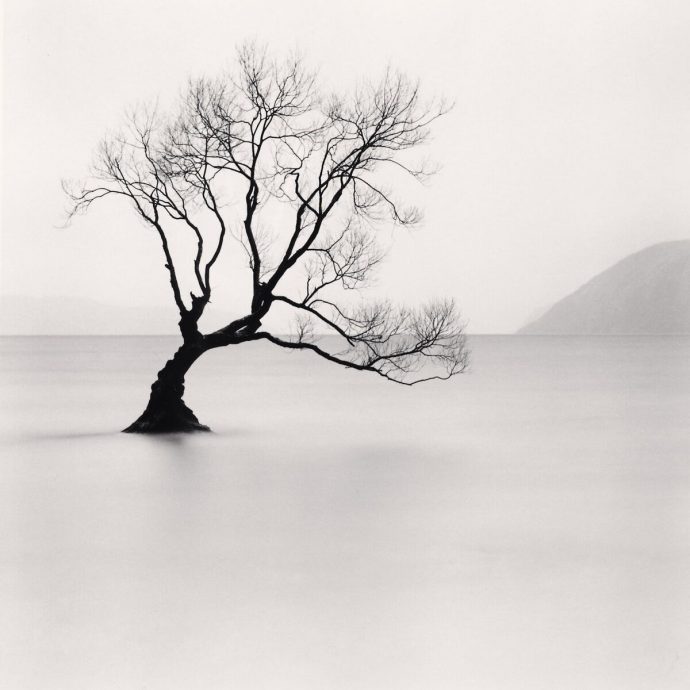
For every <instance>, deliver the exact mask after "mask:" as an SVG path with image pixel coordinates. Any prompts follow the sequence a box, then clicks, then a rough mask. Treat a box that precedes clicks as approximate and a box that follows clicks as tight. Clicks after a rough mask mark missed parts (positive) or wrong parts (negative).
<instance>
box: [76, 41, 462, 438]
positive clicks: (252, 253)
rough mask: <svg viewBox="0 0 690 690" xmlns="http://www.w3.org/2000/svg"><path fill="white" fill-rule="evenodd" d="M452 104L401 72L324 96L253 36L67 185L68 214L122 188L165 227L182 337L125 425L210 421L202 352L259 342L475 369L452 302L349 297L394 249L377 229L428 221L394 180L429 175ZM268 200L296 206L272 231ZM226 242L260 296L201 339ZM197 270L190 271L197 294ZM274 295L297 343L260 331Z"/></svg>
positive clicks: (439, 371)
mask: <svg viewBox="0 0 690 690" xmlns="http://www.w3.org/2000/svg"><path fill="white" fill-rule="evenodd" d="M444 112H445V108H444V106H443V104H441V103H423V102H422V101H421V98H420V94H419V89H418V85H417V84H415V83H413V82H411V81H410V80H408V79H406V78H405V77H403V76H401V75H399V74H395V73H393V72H392V71H390V70H389V71H388V72H387V73H386V74H385V75H384V77H383V79H382V80H381V81H380V82H378V83H376V84H367V85H364V86H362V87H360V88H359V90H358V91H356V92H355V93H354V94H353V95H352V96H350V97H348V98H340V97H337V96H331V97H329V98H320V97H317V96H316V87H315V78H314V75H312V74H311V73H309V72H308V71H307V70H306V69H305V67H304V65H303V63H302V61H301V60H300V59H299V58H289V59H286V60H283V61H274V60H273V59H271V58H269V56H268V55H267V54H266V53H265V52H262V51H260V50H258V49H256V48H255V47H253V46H250V47H245V48H243V49H241V50H240V51H239V53H238V69H237V73H236V74H235V75H231V76H226V77H224V78H221V79H216V80H211V79H198V80H195V81H191V82H190V83H189V84H188V86H187V88H186V90H185V91H184V93H183V96H182V98H181V103H180V106H179V108H178V110H177V112H176V113H175V114H174V116H172V117H166V118H164V117H161V116H160V115H159V114H158V113H157V112H155V111H147V110H145V111H139V112H137V113H135V114H133V115H131V116H130V117H129V118H128V124H127V127H126V129H125V131H124V132H123V133H122V134H120V135H117V136H112V137H109V138H107V139H106V140H104V142H103V143H102V144H101V146H100V148H99V150H98V152H97V159H96V163H95V164H94V167H93V170H92V174H91V176H90V178H89V179H88V180H87V181H86V182H85V183H83V184H81V185H79V186H78V187H76V188H75V187H70V186H68V185H67V186H66V190H67V192H68V194H69V196H70V199H71V207H70V213H71V215H74V214H76V213H79V212H82V211H85V210H87V209H88V208H89V207H90V206H91V204H92V203H94V202H95V201H97V200H100V199H103V198H105V197H110V196H119V197H122V198H124V199H125V200H126V201H128V202H129V203H130V204H131V206H132V207H133V209H134V210H135V211H136V213H138V214H139V216H140V217H141V218H142V219H143V220H144V221H145V222H146V224H148V225H150V226H151V227H152V228H154V229H155V231H156V233H157V235H158V237H159V239H160V244H161V247H162V250H163V254H164V257H165V268H166V269H167V272H168V278H169V280H170V286H171V288H172V293H173V296H174V299H175V303H176V305H177V308H178V310H179V313H180V321H179V327H180V332H181V334H182V345H181V346H180V347H179V349H178V350H177V352H175V354H174V355H173V357H172V358H171V359H170V360H169V361H168V362H167V363H166V364H165V366H164V367H163V368H162V369H161V370H160V371H159V372H158V377H157V379H156V381H155V382H154V384H153V385H152V387H151V395H150V398H149V402H148V405H147V407H146V409H145V410H144V412H143V414H142V415H141V416H140V417H139V418H138V419H137V420H136V421H135V422H134V423H133V424H131V425H130V426H129V427H128V428H127V429H125V431H128V432H148V433H151V432H163V431H180V430H205V429H207V428H208V427H206V426H204V425H202V424H201V423H200V422H199V421H198V420H197V418H196V416H195V415H194V414H193V412H192V411H191V410H190V409H189V408H188V407H187V406H186V405H185V403H184V402H183V393H184V380H185V375H186V373H187V371H188V370H189V368H190V367H191V366H192V364H193V363H194V362H195V361H196V360H197V359H198V358H199V357H200V356H201V355H202V354H203V353H204V352H206V351H208V350H210V349H213V348H217V347H223V346H226V345H235V344H239V343H244V342H248V341H256V340H267V341H270V342H271V343H274V344H275V345H277V346H279V347H283V348H288V349H293V350H310V351H311V352H313V353H315V354H316V355H319V356H320V357H323V358H324V359H327V360H329V361H331V362H333V363H335V364H340V365H342V366H344V367H348V368H350V369H356V370H360V371H371V372H374V373H376V374H378V375H380V376H382V377H384V378H386V379H389V380H391V381H395V382H398V383H402V384H406V385H412V384H414V383H418V382H420V381H426V380H429V379H446V378H449V377H450V376H453V375H454V374H457V373H460V372H462V371H463V370H464V369H465V368H466V366H467V350H466V347H465V338H464V335H463V332H462V326H461V325H460V324H459V322H458V319H457V316H456V313H455V308H454V305H453V303H452V301H442V302H433V303H431V304H429V305H427V306H425V307H421V308H415V309H412V308H404V307H396V306H394V305H393V304H391V303H390V302H388V301H381V302H376V303H357V302H355V301H353V300H348V299H346V298H344V297H345V292H346V291H350V290H355V289H357V288H360V287H362V286H363V285H365V284H366V282H367V279H368V278H369V277H370V276H371V273H372V271H373V270H374V269H375V268H376V266H377V265H378V264H379V262H380V261H381V259H382V252H381V251H380V250H379V248H378V246H377V243H376V240H375V236H374V233H373V227H374V225H375V224H377V223H379V222H380V221H382V220H385V219H388V220H390V221H392V222H393V223H395V224H399V225H412V224H414V223H417V222H418V221H419V219H420V213H419V211H418V210H417V209H416V208H406V207H403V206H401V205H400V204H399V203H398V201H396V199H395V198H394V196H392V194H391V193H390V192H389V190H388V189H387V188H385V187H384V185H383V181H382V178H384V177H387V179H389V180H390V179H391V177H395V174H397V173H399V172H402V173H405V174H407V175H411V176H413V177H415V178H417V179H423V178H425V177H426V176H427V175H429V174H430V173H431V172H432V171H431V170H430V169H428V167H425V166H423V165H414V164H412V163H411V162H410V160H409V155H408V152H409V151H411V150H412V149H415V148H416V147H418V146H419V145H420V144H422V143H423V142H424V141H425V140H426V139H427V137H428V134H429V126H430V125H431V123H432V122H433V121H434V120H435V119H436V118H438V117H439V116H440V115H442V114H443V113H444ZM392 171H396V173H395V174H392ZM238 194H239V199H241V203H242V207H243V213H242V215H243V219H242V220H241V222H239V223H238V222H233V221H231V219H230V218H229V217H228V214H227V213H226V212H225V208H226V203H225V199H226V197H228V196H230V195H235V197H237V195H238ZM269 200H277V201H280V202H282V203H283V204H284V205H285V207H286V208H287V209H289V218H290V220H289V223H286V227H285V229H284V230H283V231H282V232H279V233H277V234H276V235H273V236H271V235H270V234H267V233H266V231H265V229H262V226H261V225H260V224H259V222H258V219H259V211H260V209H261V208H263V207H264V206H265V205H266V204H267V203H268V201H269ZM176 227H177V228H183V229H184V230H185V231H186V232H188V233H191V235H190V236H191V238H192V239H193V243H194V251H193V253H192V255H191V256H190V257H189V263H188V265H187V266H184V267H180V266H179V265H176V263H175V261H174V260H173V255H174V254H175V252H174V251H173V247H172V241H171V236H172V232H173V228H176ZM228 237H234V238H235V239H237V240H239V242H240V245H241V247H242V248H243V250H244V251H246V254H247V258H248V264H249V269H250V272H251V285H252V291H251V295H252V297H251V304H250V305H248V309H247V311H246V313H245V314H243V315H242V316H240V317H239V318H237V319H235V320H233V321H232V322H230V323H228V324H227V325H226V326H224V327H223V328H220V329H218V330H215V331H213V332H210V333H206V334H204V333H201V331H200V330H199V320H200V318H201V316H202V314H203V313H204V310H205V308H206V307H207V305H208V304H209V301H210V299H211V294H212V282H211V277H212V272H213V268H214V266H215V264H216V262H217V260H218V257H219V255H220V253H221V251H222V250H223V247H224V246H225V245H226V243H227V239H228ZM177 262H178V264H179V263H181V262H180V259H179V257H178V259H177ZM185 270H187V271H188V272H189V275H190V276H191V275H192V274H193V278H191V280H192V283H193V287H192V289H191V290H190V291H189V293H188V294H185V292H187V291H186V290H184V289H183V287H182V284H183V283H184V280H183V278H182V277H181V271H182V273H184V271H185ZM288 274H289V275H291V276H297V277H298V278H299V281H297V282H296V281H295V278H294V277H293V278H291V279H290V280H287V279H286V276H287V275H288ZM288 283H289V285H288ZM296 284H297V285H299V287H297V288H296V287H295V285H296ZM276 304H280V305H282V306H283V307H284V308H287V309H290V310H292V311H294V313H295V315H296V324H297V328H296V332H295V334H294V335H293V336H291V337H288V338H284V337H279V336H278V335H276V334H274V333H271V332H269V331H268V330H265V329H262V320H263V319H264V318H265V317H266V315H267V314H268V312H269V310H271V308H272V307H274V305H276ZM318 332H327V333H330V334H333V335H335V336H338V338H337V342H339V343H340V344H339V345H338V346H337V347H336V348H335V350H334V349H333V348H326V347H325V346H323V345H321V344H320V343H321V340H320V339H319V338H318V337H317V336H316V335H315V334H316V333H318Z"/></svg>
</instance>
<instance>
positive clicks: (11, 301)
mask: <svg viewBox="0 0 690 690" xmlns="http://www.w3.org/2000/svg"><path fill="white" fill-rule="evenodd" d="M178 320H179V316H178V315H177V313H176V311H175V307H174V305H171V307H170V308H169V309H165V308H162V307H124V306H118V305H112V304H103V303H101V302H97V301H95V300H91V299H83V298H76V297H52V296H46V297H26V296H23V295H3V296H2V297H0V335H128V334H137V335H159V334H162V335H175V334H176V333H177V332H178V331H177V321H178Z"/></svg>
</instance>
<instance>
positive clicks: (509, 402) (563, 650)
mask: <svg viewBox="0 0 690 690" xmlns="http://www.w3.org/2000/svg"><path fill="white" fill-rule="evenodd" d="M175 347H176V341H175V340H174V339H172V338H99V337H94V338H4V339H0V355H1V359H0V377H1V380H2V392H1V393H0V414H1V419H0V456H1V458H0V687H2V688H7V689H14V688H20V689H22V690H24V689H27V690H28V689H31V690H34V689H40V690H44V689H50V690H62V689H64V690H99V689H101V688H106V689H110V688H113V689H130V688H136V689H142V690H143V689H146V690H177V689H178V688H179V689H184V690H188V689H191V690H194V689H197V688H198V689H200V690H216V689H218V690H220V689H221V688H222V689H223V690H225V689H227V688H233V689H234V688H238V689H240V690H244V689H247V690H254V689H262V690H264V689H265V690H273V689H276V690H282V689H293V688H294V689H295V690H329V689H334V690H341V689H342V690H345V689H347V690H360V689H361V690H364V689H372V690H388V689H390V690H407V689H414V690H422V689H424V690H435V689H439V690H446V689H451V688H452V689H453V690H457V689H468V690H474V689H477V690H484V689H487V690H503V689H506V690H513V689H516V690H522V689H524V690H541V689H542V688H543V689H544V690H547V689H548V690H553V689H555V688H558V689H560V690H564V689H573V690H575V689H577V690H582V689H595V688H596V689H598V688H602V689H605V690H617V689H621V690H636V689H638V688H639V689H649V690H665V689H678V690H680V689H681V688H682V689H683V690H685V689H687V688H688V687H690V431H689V427H688V420H689V416H690V415H689V412H690V339H689V338H548V337H547V338H540V337H517V336H512V337H511V336H507V337H493V336H483V337H474V338H472V339H471V347H472V350H473V364H472V370H471V372H470V373H468V374H466V375H463V376H460V377H457V378H456V379H454V380H452V381H450V382H444V383H439V382H434V383H429V384H423V385H422V386H417V387H413V388H406V387H401V386H396V385H394V384H391V383H388V382H386V381H384V380H382V379H381V380H379V379H377V378H375V377H373V376H372V375H370V374H363V373H357V372H351V371H345V370H341V369H339V368H337V367H334V366H333V365H330V364H329V363H327V362H323V361H320V360H317V359H314V357H312V356H309V354H302V353H285V352H282V351H279V350H276V349H275V348H272V347H271V346H270V345H269V344H253V345H245V346H238V347H235V348H232V349H231V348H228V349H226V350H221V351H214V352H211V353H208V354H207V355H206V356H205V358H203V359H202V360H200V361H199V362H198V364H197V365H196V367H195V369H193V370H192V373H191V376H190V378H189V382H188V392H187V396H186V399H187V402H188V403H189V405H190V406H191V407H192V409H193V410H194V411H195V412H196V414H197V416H198V417H199V418H200V420H201V421H202V422H204V423H206V424H209V425H211V427H212V428H213V429H214V431H215V433H213V434H208V435H196V436H181V437H180V436H167V437H158V438H142V437H138V436H131V435H126V434H120V433H118V429H120V428H123V427H125V426H126V425H127V424H129V423H130V422H131V421H132V420H133V419H134V418H135V417H136V416H138V414H139V413H140V412H141V410H142V409H143V406H144V404H145V402H146V397H147V390H148V387H149V385H150V383H151V381H152V379H153V377H154V375H155V372H156V371H157V369H158V368H160V365H162V363H163V362H164V361H165V359H166V358H167V357H168V356H169V355H170V354H172V352H173V351H174V349H175Z"/></svg>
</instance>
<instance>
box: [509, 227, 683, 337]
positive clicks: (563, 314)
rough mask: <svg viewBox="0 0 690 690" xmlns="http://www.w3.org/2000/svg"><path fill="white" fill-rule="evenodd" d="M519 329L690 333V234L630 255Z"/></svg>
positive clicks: (531, 331) (547, 332) (535, 332)
mask: <svg viewBox="0 0 690 690" xmlns="http://www.w3.org/2000/svg"><path fill="white" fill-rule="evenodd" d="M518 333H523V334H532V335H539V334H544V335H568V334H583V335H626V334H640V335H656V334H690V240H677V241H673V242H663V243H661V244H655V245H653V246H651V247H647V248H646V249H643V250H641V251H639V252H636V253H635V254H631V255H630V256H627V257H625V258H624V259H622V260H621V261H619V262H618V263H617V264H614V265H613V266H611V268H608V269H607V270H605V271H604V272H603V273H600V274H599V275H597V276H595V277H594V278H592V279H591V280H590V281H589V282H587V283H585V284H584V285H583V286H582V287H581V288H579V289H578V290H576V291H575V292H573V293H572V294H571V295H568V296H567V297H565V298H564V299H562V300H560V301H559V302H557V303H556V304H555V305H554V306H553V307H551V309H549V310H548V311H547V312H546V313H545V314H544V315H543V316H541V317H540V318H538V319H536V320H535V321H533V322H531V323H529V324H527V325H526V326H524V327H523V328H521V329H520V330H519V331H518Z"/></svg>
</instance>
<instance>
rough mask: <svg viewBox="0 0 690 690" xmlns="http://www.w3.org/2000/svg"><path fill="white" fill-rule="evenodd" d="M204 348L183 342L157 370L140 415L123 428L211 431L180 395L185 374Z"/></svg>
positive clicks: (134, 430)
mask: <svg viewBox="0 0 690 690" xmlns="http://www.w3.org/2000/svg"><path fill="white" fill-rule="evenodd" d="M204 352H205V348H204V347H203V346H201V345H200V344H188V343H185V344H184V345H182V346H181V347H180V349H179V350H178V351H177V352H176V353H175V354H174V355H173V357H172V359H170V360H168V361H167V362H166V364H165V366H164V367H163V368H162V369H161V370H160V371H159V372H158V378H157V379H156V381H155V382H154V383H153V385H152V386H151V396H150V398H149V402H148V405H147V406H146V409H145V410H144V412H143V413H142V415H141V416H140V417H139V419H137V420H136V421H135V422H134V423H132V424H130V425H129V426H128V427H127V428H126V429H123V431H125V432H126V433H138V434H160V433H166V432H173V431H210V429H209V427H207V426H205V425H204V424H202V423H201V422H200V421H199V420H198V419H197V418H196V415H195V414H194V413H193V412H192V411H191V410H190V409H189V408H188V407H187V405H185V403H184V400H183V399H182V396H183V395H184V377H185V374H186V373H187V371H189V368H190V367H191V366H192V364H194V362H195V361H196V360H197V359H198V358H199V357H200V356H201V355H202V354H203V353H204Z"/></svg>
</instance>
